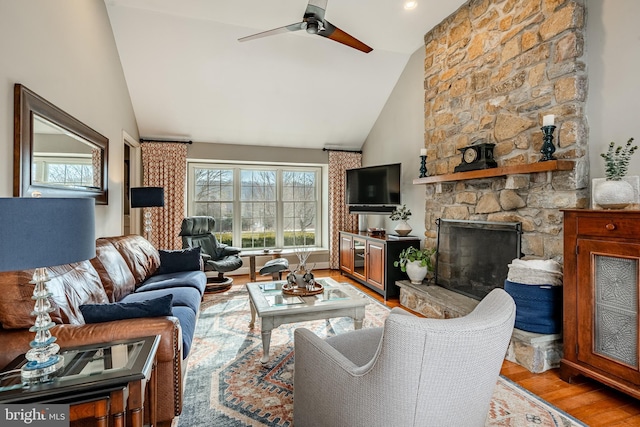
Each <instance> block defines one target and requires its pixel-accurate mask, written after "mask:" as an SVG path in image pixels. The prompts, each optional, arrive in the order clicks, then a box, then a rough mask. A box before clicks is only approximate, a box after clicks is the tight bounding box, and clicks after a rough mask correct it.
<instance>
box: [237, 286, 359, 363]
mask: <svg viewBox="0 0 640 427" xmlns="http://www.w3.org/2000/svg"><path fill="white" fill-rule="evenodd" d="M317 281H318V282H319V283H322V285H323V286H324V291H323V292H322V293H321V294H318V295H312V296H308V297H300V296H290V295H283V294H282V285H283V284H285V283H286V281H284V280H281V281H276V282H258V283H248V284H247V290H248V291H249V302H250V306H251V323H249V327H250V328H253V326H254V325H255V321H256V314H257V315H258V317H260V319H261V327H260V329H261V333H262V358H261V359H260V362H262V363H267V362H268V361H269V346H270V344H271V331H272V330H273V328H277V327H278V326H280V325H282V324H285V323H294V322H303V321H308V320H319V319H331V318H334V317H350V318H352V319H353V326H354V328H355V329H360V328H362V320H363V319H364V309H365V306H366V305H367V299H366V298H365V297H364V296H363V295H361V294H359V293H358V292H356V291H355V290H354V289H353V288H351V287H350V286H345V285H341V284H339V283H338V282H336V281H335V280H333V279H331V278H320V279H317Z"/></svg>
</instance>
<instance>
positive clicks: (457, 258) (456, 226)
mask: <svg viewBox="0 0 640 427" xmlns="http://www.w3.org/2000/svg"><path fill="white" fill-rule="evenodd" d="M437 225H438V247H437V254H436V269H435V270H436V271H435V281H436V284H437V285H440V286H443V287H445V288H447V289H450V290H452V291H455V292H458V293H460V294H463V295H466V296H469V297H471V298H475V299H478V300H480V299H482V298H484V296H485V295H487V294H488V293H489V292H490V291H491V290H492V289H494V288H503V287H504V281H505V279H506V278H507V273H508V270H509V264H510V263H511V261H512V260H513V259H515V258H520V257H521V253H520V241H521V239H520V238H521V235H522V224H521V223H519V222H486V221H454V220H446V219H438V220H437Z"/></svg>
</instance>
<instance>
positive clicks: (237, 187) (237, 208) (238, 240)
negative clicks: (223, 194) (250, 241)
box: [233, 167, 242, 248]
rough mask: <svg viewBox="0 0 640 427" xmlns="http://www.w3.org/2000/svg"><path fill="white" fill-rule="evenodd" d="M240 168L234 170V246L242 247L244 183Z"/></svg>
mask: <svg viewBox="0 0 640 427" xmlns="http://www.w3.org/2000/svg"><path fill="white" fill-rule="evenodd" d="M240 180H241V178H240V168H235V167H234V168H233V246H235V247H237V248H241V247H242V212H241V209H242V203H241V200H240V195H241V191H242V182H240Z"/></svg>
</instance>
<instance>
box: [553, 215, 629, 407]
mask: <svg viewBox="0 0 640 427" xmlns="http://www.w3.org/2000/svg"><path fill="white" fill-rule="evenodd" d="M639 283H640V211H605V210H597V211H595V210H566V211H564V313H563V317H564V323H563V327H564V330H563V335H564V356H563V359H562V360H561V361H560V377H561V378H562V379H563V380H565V381H568V382H571V381H572V379H573V377H574V376H576V375H578V374H582V375H585V376H587V377H590V378H593V379H595V380H597V381H600V382H602V383H604V384H607V385H609V386H611V387H613V388H616V389H618V390H620V391H622V392H624V393H627V394H629V395H631V396H634V397H635V398H637V399H638V398H640V358H639V341H638V329H639V315H638V303H639V302H638V301H639V300H638V297H639Z"/></svg>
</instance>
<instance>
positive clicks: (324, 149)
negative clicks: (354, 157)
mask: <svg viewBox="0 0 640 427" xmlns="http://www.w3.org/2000/svg"><path fill="white" fill-rule="evenodd" d="M322 151H337V152H340V153H360V154H362V150H339V149H337V148H323V149H322Z"/></svg>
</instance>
